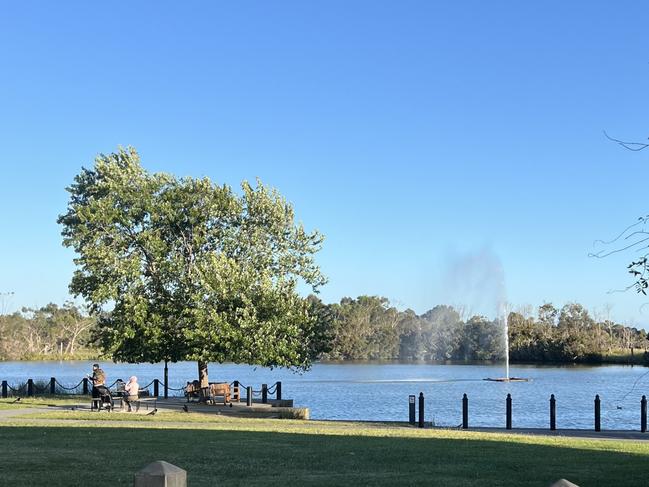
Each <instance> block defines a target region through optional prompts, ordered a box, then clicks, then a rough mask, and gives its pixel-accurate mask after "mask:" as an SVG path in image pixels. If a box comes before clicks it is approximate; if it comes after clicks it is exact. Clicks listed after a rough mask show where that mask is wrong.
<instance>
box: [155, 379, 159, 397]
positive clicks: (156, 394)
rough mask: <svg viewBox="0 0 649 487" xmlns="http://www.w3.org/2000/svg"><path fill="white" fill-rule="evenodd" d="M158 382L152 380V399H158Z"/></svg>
mask: <svg viewBox="0 0 649 487" xmlns="http://www.w3.org/2000/svg"><path fill="white" fill-rule="evenodd" d="M159 392H160V381H159V380H158V379H153V397H158V396H159V395H160V394H159Z"/></svg>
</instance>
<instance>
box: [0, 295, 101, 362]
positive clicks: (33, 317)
mask: <svg viewBox="0 0 649 487" xmlns="http://www.w3.org/2000/svg"><path fill="white" fill-rule="evenodd" d="M95 327H96V320H95V319H94V318H91V317H90V316H88V314H87V313H85V311H84V310H83V309H82V308H80V307H78V306H76V305H74V304H72V303H66V304H64V305H63V306H58V305H56V304H48V305H47V306H44V307H42V308H39V309H31V308H23V309H22V310H21V311H20V312H16V313H13V314H5V315H0V360H37V359H84V358H90V357H96V356H97V355H98V352H97V350H96V349H95V348H94V347H93V345H92V344H91V343H90V342H91V334H92V331H93V329H94V328H95Z"/></svg>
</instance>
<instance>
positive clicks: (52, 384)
mask: <svg viewBox="0 0 649 487" xmlns="http://www.w3.org/2000/svg"><path fill="white" fill-rule="evenodd" d="M50 394H52V395H54V394H56V379H55V378H54V377H50Z"/></svg>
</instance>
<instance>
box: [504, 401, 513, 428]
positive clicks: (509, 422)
mask: <svg viewBox="0 0 649 487" xmlns="http://www.w3.org/2000/svg"><path fill="white" fill-rule="evenodd" d="M505 427H506V428H507V429H508V430H510V429H512V395H511V394H507V424H506V426H505Z"/></svg>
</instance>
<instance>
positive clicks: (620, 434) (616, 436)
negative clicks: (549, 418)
mask: <svg viewBox="0 0 649 487" xmlns="http://www.w3.org/2000/svg"><path fill="white" fill-rule="evenodd" d="M469 431H482V432H485V433H505V434H515V435H534V436H560V437H569V438H587V439H593V440H642V441H647V440H649V433H641V432H640V431H628V430H609V431H594V430H572V429H564V430H561V429H558V430H555V431H551V430H548V429H542V428H517V429H511V430H508V429H505V428H470V429H469Z"/></svg>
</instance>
